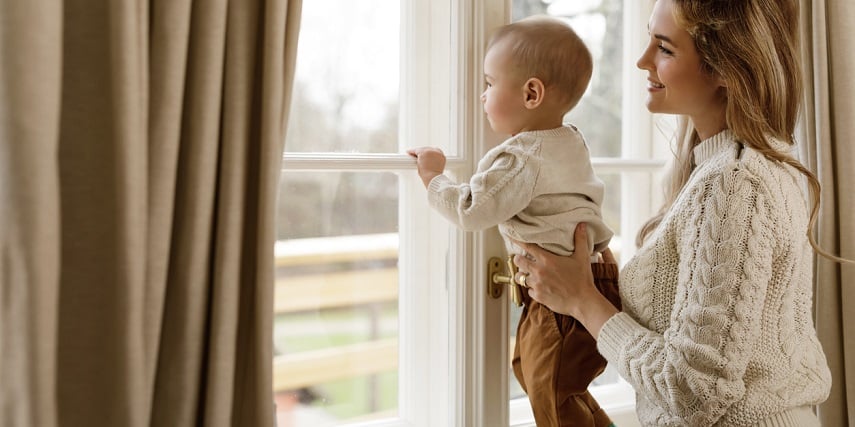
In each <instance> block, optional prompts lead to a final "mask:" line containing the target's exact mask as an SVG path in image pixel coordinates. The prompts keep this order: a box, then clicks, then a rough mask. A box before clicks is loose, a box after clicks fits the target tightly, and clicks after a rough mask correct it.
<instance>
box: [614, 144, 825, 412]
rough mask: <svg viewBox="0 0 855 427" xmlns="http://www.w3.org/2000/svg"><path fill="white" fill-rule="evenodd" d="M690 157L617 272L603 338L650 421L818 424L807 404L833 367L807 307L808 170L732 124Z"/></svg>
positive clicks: (820, 396) (820, 395) (818, 397)
mask: <svg viewBox="0 0 855 427" xmlns="http://www.w3.org/2000/svg"><path fill="white" fill-rule="evenodd" d="M773 145H774V146H775V147H776V149H780V150H786V149H787V145H786V144H783V143H781V142H778V141H773ZM694 157H695V163H696V165H697V167H696V168H695V171H694V173H693V174H692V176H691V177H690V179H689V182H688V183H687V184H686V186H685V187H684V189H683V191H682V192H681V193H680V195H679V196H678V199H677V201H676V202H675V204H674V206H673V207H672V208H671V209H670V211H669V212H668V213H667V215H666V216H665V218H664V219H663V221H662V223H661V224H660V225H659V227H658V228H657V229H656V231H655V232H654V233H653V234H652V235H651V236H649V238H648V239H647V242H646V243H645V245H644V246H643V247H642V248H640V249H639V251H638V253H637V254H636V256H635V257H634V258H633V259H632V260H630V261H629V263H628V264H627V265H626V266H625V268H624V269H623V271H622V272H621V278H620V294H621V300H622V302H623V312H621V313H619V314H617V315H615V316H613V317H612V318H611V319H609V320H608V321H607V322H606V323H605V325H603V327H602V330H601V331H600V334H599V338H598V347H599V350H600V352H601V353H602V354H603V355H604V356H605V357H606V359H607V360H608V361H609V363H611V364H613V365H614V366H616V367H617V369H618V370H619V371H620V373H621V375H622V376H623V377H624V378H625V379H626V380H627V381H628V382H629V383H631V384H632V386H633V387H634V388H635V391H636V394H637V406H636V410H637V413H638V417H639V419H640V421H641V422H642V424H643V425H646V426H712V425H721V426H748V425H769V426H771V425H774V426H778V425H782V426H783V425H788V426H799V427H801V426H806V425H818V423H817V422H816V420H815V419H813V420H811V418H813V417H812V414H811V413H810V412H809V410H808V409H807V408H808V407H809V405H813V404H817V403H820V402H822V401H824V400H825V399H826V398H827V396H828V393H829V389H830V386H831V375H830V372H829V370H828V366H827V363H826V359H825V355H824V354H823V351H822V348H821V346H820V343H819V341H818V340H817V337H816V332H815V330H814V326H813V321H812V316H811V300H812V284H811V274H812V256H813V255H812V251H811V247H810V246H809V244H808V241H807V237H806V235H805V231H806V230H807V222H808V215H807V206H806V203H805V197H804V195H803V193H802V190H801V187H800V177H799V175H798V173H797V172H796V171H794V170H793V169H792V168H790V167H785V166H782V165H780V164H778V163H775V162H772V161H769V160H767V159H766V158H765V157H764V156H763V155H762V154H760V153H758V152H755V151H753V150H751V149H749V148H742V145H741V144H738V143H736V142H735V141H734V138H733V135H732V133H731V132H730V131H727V130H726V131H724V132H722V133H720V134H718V135H715V136H713V137H712V138H710V139H708V140H705V141H703V142H702V143H701V144H699V145H698V146H697V147H696V148H695V150H694Z"/></svg>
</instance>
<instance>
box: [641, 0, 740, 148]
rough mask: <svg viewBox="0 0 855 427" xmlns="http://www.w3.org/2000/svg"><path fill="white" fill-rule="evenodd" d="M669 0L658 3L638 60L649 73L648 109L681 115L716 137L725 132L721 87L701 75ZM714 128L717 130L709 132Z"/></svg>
mask: <svg viewBox="0 0 855 427" xmlns="http://www.w3.org/2000/svg"><path fill="white" fill-rule="evenodd" d="M673 7H674V5H673V2H672V0H657V1H656V4H655V6H654V8H653V14H652V15H651V16H650V22H649V23H648V31H649V33H650V42H649V43H648V45H647V48H646V49H645V50H644V53H643V54H642V55H641V57H640V58H639V59H638V63H637V65H638V68H640V69H642V70H645V71H647V72H648V77H647V80H648V84H647V93H648V96H647V109H648V110H650V112H653V113H666V114H682V115H687V116H689V117H691V118H692V121H693V122H694V124H695V127H696V128H697V129H698V130H699V133H702V132H701V131H702V130H703V129H702V128H703V127H707V128H709V129H708V130H709V131H711V132H712V133H717V132H718V131H719V130H721V129H723V128H724V124H725V121H724V111H725V104H726V98H725V93H724V90H723V87H724V83H723V81H722V80H721V79H720V78H718V77H717V76H714V75H710V74H708V73H706V72H704V71H703V69H702V67H701V58H700V56H699V55H698V51H697V50H696V49H695V44H694V41H693V40H692V37H691V36H690V35H689V33H688V32H687V31H686V30H685V29H683V28H681V27H679V26H678V25H677V23H676V22H675V20H674V13H673ZM712 127H717V129H712Z"/></svg>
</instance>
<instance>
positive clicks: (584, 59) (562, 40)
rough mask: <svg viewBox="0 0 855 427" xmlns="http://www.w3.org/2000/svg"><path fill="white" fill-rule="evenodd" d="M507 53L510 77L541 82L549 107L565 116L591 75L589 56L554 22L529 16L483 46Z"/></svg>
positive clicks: (579, 42)
mask: <svg viewBox="0 0 855 427" xmlns="http://www.w3.org/2000/svg"><path fill="white" fill-rule="evenodd" d="M494 48H496V49H508V50H507V53H508V54H509V57H508V58H509V61H508V62H507V65H508V66H509V67H511V68H512V69H513V70H511V71H512V72H513V73H515V74H518V77H520V78H522V79H523V80H525V79H529V78H537V79H539V80H540V81H542V82H543V85H544V87H545V88H546V91H547V94H548V95H547V96H549V97H552V100H553V101H555V102H552V103H550V105H552V106H553V107H554V108H557V109H559V110H560V112H561V114H562V115H563V114H564V113H567V112H568V111H570V109H572V108H573V107H574V106H575V105H576V104H577V103H578V102H579V100H580V99H581V98H582V95H583V94H584V93H585V89H587V87H588V83H589V82H590V81H591V74H592V72H593V59H592V58H591V52H590V51H589V50H588V47H587V46H585V43H584V42H583V41H582V39H581V38H579V36H578V35H577V34H576V32H575V31H573V29H572V28H570V26H569V25H567V24H565V23H564V22H562V21H561V20H559V19H557V18H552V17H549V16H532V17H529V18H525V19H523V20H520V21H517V22H514V23H511V24H508V25H505V26H503V27H501V28H499V29H498V30H497V31H496V33H495V34H493V37H492V38H491V39H490V42H489V44H488V45H487V52H488V53H489V52H490V50H491V49H494Z"/></svg>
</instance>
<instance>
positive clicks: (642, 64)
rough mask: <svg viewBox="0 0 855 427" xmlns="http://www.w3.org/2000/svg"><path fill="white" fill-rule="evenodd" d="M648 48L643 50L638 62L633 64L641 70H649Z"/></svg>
mask: <svg viewBox="0 0 855 427" xmlns="http://www.w3.org/2000/svg"><path fill="white" fill-rule="evenodd" d="M649 56H650V47H648V48H647V49H644V52H641V56H639V57H638V61H636V62H635V66H636V67H638V68H639V69H642V70H649V69H651V68H652V67H651V65H650V58H649Z"/></svg>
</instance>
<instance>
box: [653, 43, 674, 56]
mask: <svg viewBox="0 0 855 427" xmlns="http://www.w3.org/2000/svg"><path fill="white" fill-rule="evenodd" d="M657 47H658V48H659V51H661V52H662V53H664V54H666V55H673V54H674V52H672V51H671V50H670V49H668V48H666V47H665V45H663V44H662V43H659V45H657Z"/></svg>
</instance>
